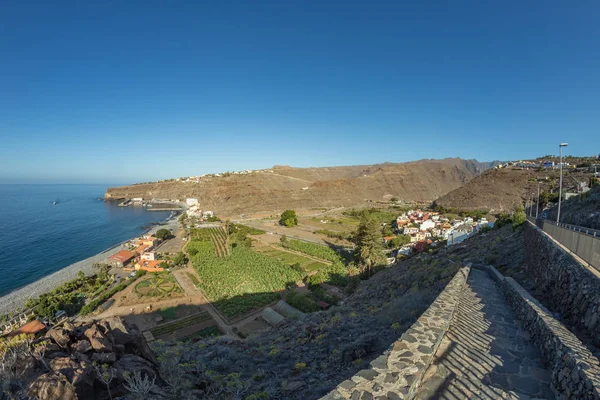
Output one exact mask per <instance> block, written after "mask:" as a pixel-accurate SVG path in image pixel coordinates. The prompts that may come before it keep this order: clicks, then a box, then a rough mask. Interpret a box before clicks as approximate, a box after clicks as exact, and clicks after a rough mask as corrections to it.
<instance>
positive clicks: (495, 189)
mask: <svg viewBox="0 0 600 400" xmlns="http://www.w3.org/2000/svg"><path fill="white" fill-rule="evenodd" d="M563 178H564V186H563V187H564V188H569V187H571V186H576V185H577V182H586V181H587V180H588V179H589V174H585V173H579V172H567V171H564V176H563ZM538 179H539V180H540V181H541V184H540V190H553V191H555V190H557V188H558V179H559V171H558V170H542V171H538V170H534V169H512V168H502V169H491V170H488V171H486V172H485V173H483V174H481V175H479V176H477V177H475V178H473V179H472V180H470V181H469V182H468V183H467V184H465V185H464V186H461V187H459V188H457V189H454V190H452V191H450V192H449V193H447V194H445V195H443V196H441V197H440V198H439V199H437V200H435V204H436V205H438V206H441V207H444V208H454V209H459V210H484V209H485V210H490V211H491V212H492V213H496V212H504V211H513V210H514V209H515V208H516V207H517V206H518V205H519V204H524V202H525V201H526V199H527V198H530V199H531V198H535V197H536V196H537V180H538Z"/></svg>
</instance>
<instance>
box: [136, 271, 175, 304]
mask: <svg viewBox="0 0 600 400" xmlns="http://www.w3.org/2000/svg"><path fill="white" fill-rule="evenodd" d="M134 291H135V293H136V294H137V295H138V297H140V298H142V297H146V298H149V297H166V296H169V295H171V294H175V293H182V292H183V290H182V289H181V287H180V286H179V284H178V283H177V281H176V280H175V277H173V275H171V274H169V273H161V274H156V275H153V276H152V277H150V278H148V279H144V280H143V281H141V282H139V283H137V284H136V285H135V287H134Z"/></svg>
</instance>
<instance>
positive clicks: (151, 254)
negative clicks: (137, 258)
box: [141, 251, 156, 261]
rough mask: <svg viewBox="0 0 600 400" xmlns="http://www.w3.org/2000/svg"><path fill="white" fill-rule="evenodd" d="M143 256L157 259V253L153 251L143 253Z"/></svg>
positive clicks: (150, 259)
mask: <svg viewBox="0 0 600 400" xmlns="http://www.w3.org/2000/svg"><path fill="white" fill-rule="evenodd" d="M141 258H142V260H147V261H154V260H156V253H155V252H153V251H149V252H146V253H142V256H141Z"/></svg>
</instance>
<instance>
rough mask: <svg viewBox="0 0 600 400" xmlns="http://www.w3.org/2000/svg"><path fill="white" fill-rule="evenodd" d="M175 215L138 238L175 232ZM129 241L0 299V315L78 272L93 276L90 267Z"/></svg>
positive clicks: (20, 305)
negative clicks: (163, 232)
mask: <svg viewBox="0 0 600 400" xmlns="http://www.w3.org/2000/svg"><path fill="white" fill-rule="evenodd" d="M177 215H178V214H177V213H175V214H171V215H170V216H169V217H167V218H166V219H164V220H162V221H159V222H160V223H161V225H154V226H152V227H151V228H149V229H146V230H144V231H143V232H142V233H141V234H140V236H141V235H145V234H147V233H155V232H156V231H158V230H159V229H162V228H167V229H173V230H176V229H177V226H178V225H179V222H178V219H177ZM131 239H133V237H132V238H129V239H127V240H124V241H122V242H120V243H118V244H116V245H114V246H112V247H110V248H108V249H106V250H103V251H101V252H100V253H98V254H95V255H93V256H91V257H88V258H85V259H83V260H81V261H77V262H75V263H73V264H70V265H67V266H66V267H64V268H62V269H60V270H58V271H56V272H53V273H52V274H50V275H46V276H44V277H42V278H40V279H38V280H37V281H35V282H31V283H29V284H27V285H25V286H23V287H20V288H18V289H15V290H13V291H12V292H10V293H8V294H6V295H4V296H2V297H0V315H4V314H8V313H11V312H13V311H15V310H18V309H19V308H22V307H23V305H24V304H25V302H26V301H27V300H28V299H30V298H32V297H34V298H35V297H39V295H41V294H42V293H47V292H49V291H51V290H52V289H54V288H56V287H58V286H60V285H62V284H63V283H65V282H68V281H70V280H73V279H75V278H77V273H78V272H79V271H82V272H83V273H84V274H85V275H92V274H94V273H95V270H94V268H93V267H92V266H93V265H94V264H95V263H99V262H105V261H106V258H107V257H108V256H110V255H111V254H113V253H115V252H116V251H118V250H120V249H122V248H124V244H125V243H127V242H128V241H130V240H131Z"/></svg>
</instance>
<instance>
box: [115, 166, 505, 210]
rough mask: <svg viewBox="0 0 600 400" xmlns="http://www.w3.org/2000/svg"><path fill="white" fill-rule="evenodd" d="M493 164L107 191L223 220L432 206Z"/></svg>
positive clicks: (280, 171)
mask: <svg viewBox="0 0 600 400" xmlns="http://www.w3.org/2000/svg"><path fill="white" fill-rule="evenodd" d="M492 163H493V162H492ZM489 165H490V163H488V162H485V163H480V162H478V161H476V160H463V159H460V158H446V159H441V160H417V161H411V162H406V163H381V164H371V165H354V166H334V167H309V168H296V167H290V166H282V165H279V166H274V167H273V169H271V170H260V171H254V172H251V173H247V174H233V173H225V174H223V175H222V176H205V177H202V178H200V179H199V181H198V182H183V181H181V180H179V181H176V180H170V181H163V182H149V183H142V184H135V185H129V186H120V187H114V188H109V189H108V190H107V192H106V194H105V199H107V200H116V199H127V198H134V197H142V198H144V199H151V198H157V199H178V200H183V199H185V198H188V197H195V198H198V199H199V201H200V204H201V206H202V208H203V209H208V210H212V211H215V212H217V213H219V214H221V215H233V214H239V213H251V212H262V211H277V210H282V209H286V208H297V209H305V208H311V207H340V206H341V207H351V206H360V205H364V204H367V203H370V202H375V201H386V200H389V199H390V198H393V197H396V198H397V199H399V200H401V201H404V202H430V201H433V200H435V199H436V198H438V197H440V196H442V195H444V194H446V193H448V192H450V191H451V190H454V189H456V188H458V187H460V186H462V185H463V184H465V183H466V182H468V181H470V180H471V179H473V178H474V177H475V176H477V175H478V174H480V173H481V172H483V171H485V170H486V169H487V168H488V167H489Z"/></svg>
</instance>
